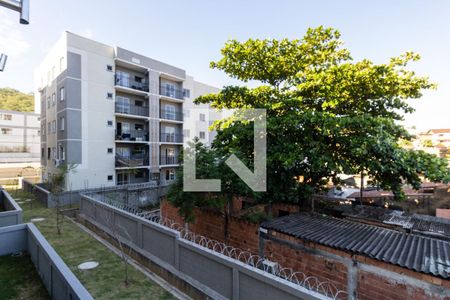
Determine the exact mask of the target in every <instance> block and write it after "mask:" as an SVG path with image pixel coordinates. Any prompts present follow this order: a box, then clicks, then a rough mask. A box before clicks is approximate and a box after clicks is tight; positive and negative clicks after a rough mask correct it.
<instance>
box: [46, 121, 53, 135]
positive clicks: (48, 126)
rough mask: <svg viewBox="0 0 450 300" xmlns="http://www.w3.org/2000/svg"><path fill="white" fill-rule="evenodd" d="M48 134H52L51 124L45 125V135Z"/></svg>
mask: <svg viewBox="0 0 450 300" xmlns="http://www.w3.org/2000/svg"><path fill="white" fill-rule="evenodd" d="M50 133H52V123H51V122H48V123H47V134H50Z"/></svg>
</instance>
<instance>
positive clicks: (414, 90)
mask: <svg viewBox="0 0 450 300" xmlns="http://www.w3.org/2000/svg"><path fill="white" fill-rule="evenodd" d="M221 53H222V58H221V59H220V60H218V61H217V62H212V63H211V67H212V68H216V69H219V70H222V71H224V72H225V73H226V74H227V75H229V76H230V77H233V78H236V79H238V80H240V81H243V82H244V83H245V82H250V81H251V82H256V83H257V84H256V87H249V86H225V87H224V88H223V89H222V90H221V91H220V92H219V93H216V94H209V95H204V96H201V97H199V98H197V99H196V100H195V102H196V103H209V104H211V106H212V107H214V108H217V109H235V108H263V109H266V110H267V145H268V149H267V159H268V161H267V168H268V169H267V176H268V178H267V182H268V192H267V193H262V194H260V195H259V197H260V199H262V200H265V201H270V202H274V201H283V202H286V201H287V202H297V201H298V200H299V199H304V198H306V197H308V196H309V195H311V193H313V192H315V191H318V190H320V189H321V188H322V187H323V183H324V182H326V181H328V180H333V181H334V182H336V183H338V174H342V173H344V174H355V173H360V172H364V173H365V174H367V175H368V176H370V177H371V178H372V179H373V180H374V181H376V182H377V184H378V185H380V186H381V187H382V188H384V189H390V190H392V191H393V192H394V194H395V195H396V196H397V197H401V196H402V192H401V187H402V185H403V184H404V183H407V184H411V185H412V186H413V187H414V188H418V187H419V186H420V182H421V181H420V176H424V177H426V178H429V179H431V180H434V181H448V180H449V169H448V166H447V162H446V161H445V160H443V159H440V158H437V157H436V156H433V155H430V154H427V153H425V152H423V151H414V150H410V149H404V148H402V147H401V146H400V140H406V141H409V140H411V138H412V137H411V136H410V135H409V134H408V133H407V131H406V130H405V129H404V128H403V127H402V126H401V125H399V124H398V121H401V120H402V119H403V115H404V114H407V113H411V112H413V111H414V110H413V108H412V107H411V106H410V105H409V104H408V99H414V98H420V97H421V96H422V91H423V90H426V89H432V88H435V85H434V84H433V83H432V82H430V80H429V79H428V78H427V77H424V76H419V75H417V74H415V72H414V71H412V70H410V68H409V64H410V63H411V62H414V61H417V60H419V59H420V57H419V55H418V54H415V53H413V52H407V53H405V54H403V55H400V56H398V57H394V58H392V59H391V60H390V61H389V62H387V63H385V64H375V63H373V62H371V61H370V60H368V59H364V60H361V61H354V60H353V59H352V57H351V55H350V52H349V50H347V49H345V48H343V42H342V41H341V39H340V33H339V31H337V30H335V29H332V28H324V27H318V28H314V29H309V30H308V31H307V32H306V34H305V36H304V37H303V38H302V39H295V40H289V39H281V40H276V39H262V40H261V39H249V40H247V41H245V42H239V41H236V40H229V41H228V42H226V44H225V46H224V47H223V49H222V50H221ZM214 126H215V129H217V130H218V135H217V137H216V139H215V141H214V143H213V148H214V149H216V151H217V153H220V155H222V156H225V155H227V154H230V153H235V154H236V153H239V154H238V157H239V158H241V159H242V160H243V161H247V162H249V163H250V165H251V161H252V157H253V142H252V141H253V130H252V124H248V123H243V122H239V121H236V120H233V117H231V118H229V119H227V120H222V121H219V122H216V123H215V125H214ZM224 168H226V166H225V167H224Z"/></svg>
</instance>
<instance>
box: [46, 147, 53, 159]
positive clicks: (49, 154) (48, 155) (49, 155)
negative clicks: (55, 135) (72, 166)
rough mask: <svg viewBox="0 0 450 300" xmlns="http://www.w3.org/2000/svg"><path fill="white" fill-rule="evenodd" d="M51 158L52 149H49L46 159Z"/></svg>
mask: <svg viewBox="0 0 450 300" xmlns="http://www.w3.org/2000/svg"><path fill="white" fill-rule="evenodd" d="M51 157H52V149H51V148H50V147H48V148H47V159H50V158H51Z"/></svg>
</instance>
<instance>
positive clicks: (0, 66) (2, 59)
mask: <svg viewBox="0 0 450 300" xmlns="http://www.w3.org/2000/svg"><path fill="white" fill-rule="evenodd" d="M7 59H8V55H6V54H3V53H1V54H0V71H1V72H3V70H4V69H5V65H6V60H7Z"/></svg>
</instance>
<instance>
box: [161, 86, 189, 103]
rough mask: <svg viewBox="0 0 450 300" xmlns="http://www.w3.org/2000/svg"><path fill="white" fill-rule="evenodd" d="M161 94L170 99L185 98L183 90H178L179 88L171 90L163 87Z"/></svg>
mask: <svg viewBox="0 0 450 300" xmlns="http://www.w3.org/2000/svg"><path fill="white" fill-rule="evenodd" d="M159 94H160V95H163V96H166V97H170V98H176V99H181V100H183V99H184V96H183V90H181V89H177V88H173V87H172V88H169V87H167V86H165V85H161V86H160V87H159Z"/></svg>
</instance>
